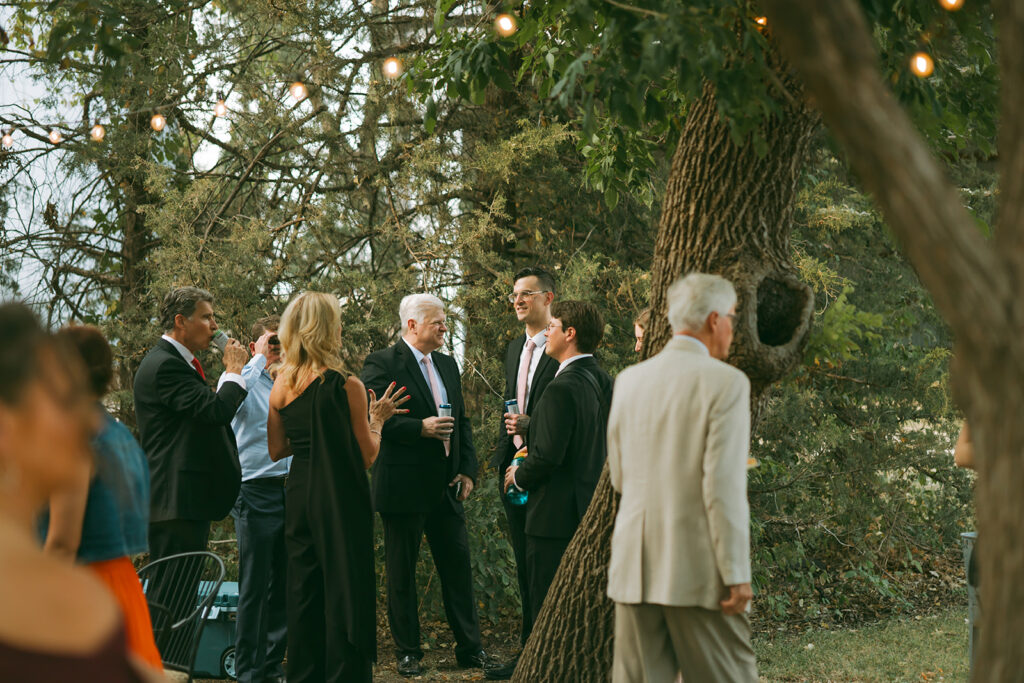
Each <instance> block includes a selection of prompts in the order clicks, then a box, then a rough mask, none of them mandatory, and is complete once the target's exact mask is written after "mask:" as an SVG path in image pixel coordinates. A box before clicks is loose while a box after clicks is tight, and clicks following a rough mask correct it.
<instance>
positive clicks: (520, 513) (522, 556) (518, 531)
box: [498, 471, 533, 645]
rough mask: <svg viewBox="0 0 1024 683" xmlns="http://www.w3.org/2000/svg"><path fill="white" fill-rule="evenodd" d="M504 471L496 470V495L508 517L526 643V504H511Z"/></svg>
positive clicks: (528, 625)
mask: <svg viewBox="0 0 1024 683" xmlns="http://www.w3.org/2000/svg"><path fill="white" fill-rule="evenodd" d="M504 487H505V472H504V471H500V472H498V495H499V496H501V503H502V505H503V506H504V507H505V517H506V519H508V536H509V540H510V541H511V542H512V553H513V554H514V555H515V558H516V578H517V579H518V580H519V601H520V603H522V606H523V623H522V626H521V627H520V629H519V642H520V644H521V645H526V640H527V638H529V637H530V632H531V631H533V612H532V610H531V609H530V581H529V578H528V577H527V572H526V506H525V505H512V503H510V502H508V496H506V495H505V492H504V490H503V489H504Z"/></svg>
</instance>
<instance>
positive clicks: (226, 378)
mask: <svg viewBox="0 0 1024 683" xmlns="http://www.w3.org/2000/svg"><path fill="white" fill-rule="evenodd" d="M224 382H234V383H235V384H237V385H238V386H240V387H242V388H243V389H245V390H246V391H248V390H249V388H248V387H247V386H245V379H244V378H243V377H242V376H241V375H239V374H238V373H236V372H224V373H221V376H220V379H219V380H217V391H220V388H221V387H222V386H224Z"/></svg>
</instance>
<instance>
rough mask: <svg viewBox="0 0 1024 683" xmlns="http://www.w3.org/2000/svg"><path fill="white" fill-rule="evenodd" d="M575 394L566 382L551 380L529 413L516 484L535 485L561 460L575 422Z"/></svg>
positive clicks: (522, 485) (532, 486)
mask: <svg viewBox="0 0 1024 683" xmlns="http://www.w3.org/2000/svg"><path fill="white" fill-rule="evenodd" d="M575 406H576V397H575V395H574V393H573V391H572V387H571V385H570V384H569V383H568V382H557V383H556V382H552V383H551V384H549V385H548V387H547V389H545V390H544V396H542V397H541V399H540V403H538V404H537V410H536V411H535V412H534V414H533V416H532V417H531V424H530V433H529V434H528V436H527V440H526V443H527V445H528V447H529V448H528V451H527V456H526V460H525V461H523V464H522V465H520V466H519V469H518V470H516V485H517V486H519V487H520V488H523V489H526V490H527V491H529V490H530V489H534V488H537V487H538V486H540V485H541V484H543V483H544V482H546V481H547V480H548V479H549V478H550V477H551V473H552V472H553V471H554V470H555V468H557V467H558V466H560V465H561V464H562V462H564V461H565V454H566V452H567V451H568V450H569V440H570V438H571V435H572V434H573V433H574V427H575V426H576V424H575V422H576V409H575Z"/></svg>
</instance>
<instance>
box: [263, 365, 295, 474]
mask: <svg viewBox="0 0 1024 683" xmlns="http://www.w3.org/2000/svg"><path fill="white" fill-rule="evenodd" d="M284 401H285V388H284V384H283V383H282V382H281V381H280V380H277V381H275V382H274V388H273V389H271V390H270V413H269V414H268V415H267V451H268V452H269V453H270V459H271V460H273V461H274V462H277V461H278V460H282V459H284V458H287V457H288V456H289V455H291V454H292V445H291V444H290V443H289V442H288V437H287V436H286V435H285V433H284V420H282V419H281V412H280V409H281V406H283V405H284V404H285V403H284Z"/></svg>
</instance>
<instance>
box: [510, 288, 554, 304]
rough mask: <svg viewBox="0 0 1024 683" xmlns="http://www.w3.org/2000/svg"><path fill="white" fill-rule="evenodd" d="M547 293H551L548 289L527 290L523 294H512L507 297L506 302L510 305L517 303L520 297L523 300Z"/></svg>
mask: <svg viewBox="0 0 1024 683" xmlns="http://www.w3.org/2000/svg"><path fill="white" fill-rule="evenodd" d="M549 292H551V290H550V289H533V290H530V289H528V290H526V291H525V292H512V293H511V294H509V295H508V302H509V303H510V304H514V303H515V302H517V301H519V299H520V297H521V298H524V299H525V298H526V297H530V296H537V295H538V294H548V293H549Z"/></svg>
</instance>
